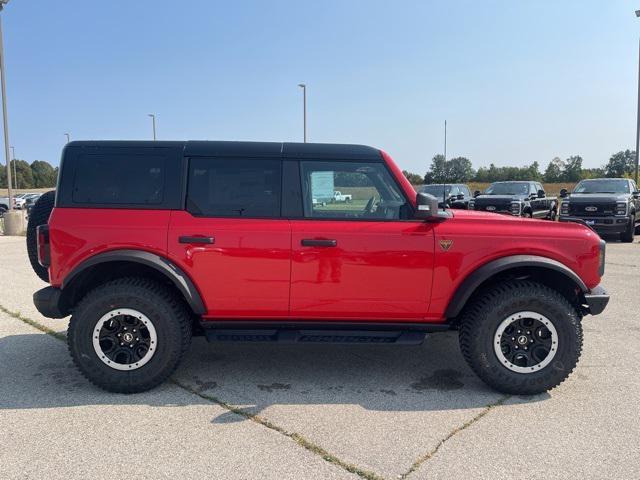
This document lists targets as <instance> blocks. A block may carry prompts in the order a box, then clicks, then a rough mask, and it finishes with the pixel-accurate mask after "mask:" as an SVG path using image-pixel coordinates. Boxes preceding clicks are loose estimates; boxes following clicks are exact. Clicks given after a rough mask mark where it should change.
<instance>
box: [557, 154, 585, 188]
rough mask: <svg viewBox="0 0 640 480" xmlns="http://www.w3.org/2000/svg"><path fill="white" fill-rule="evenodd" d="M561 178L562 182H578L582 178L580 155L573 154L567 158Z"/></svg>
mask: <svg viewBox="0 0 640 480" xmlns="http://www.w3.org/2000/svg"><path fill="white" fill-rule="evenodd" d="M562 180H563V181H564V182H579V181H580V180H582V157H581V156H580V155H573V156H571V157H569V158H567V160H566V161H565V167H564V174H563V175H562Z"/></svg>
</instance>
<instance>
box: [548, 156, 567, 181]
mask: <svg viewBox="0 0 640 480" xmlns="http://www.w3.org/2000/svg"><path fill="white" fill-rule="evenodd" d="M564 169H565V164H564V162H563V161H562V160H561V159H560V158H558V157H555V158H554V159H553V160H551V161H550V162H549V165H547V169H546V170H545V171H544V181H545V182H548V183H558V182H561V181H562V177H563V175H564Z"/></svg>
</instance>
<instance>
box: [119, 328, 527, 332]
mask: <svg viewBox="0 0 640 480" xmlns="http://www.w3.org/2000/svg"><path fill="white" fill-rule="evenodd" d="M124 331H125V332H126V331H127V327H124ZM518 333H520V330H518Z"/></svg>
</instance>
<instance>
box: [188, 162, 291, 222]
mask: <svg viewBox="0 0 640 480" xmlns="http://www.w3.org/2000/svg"><path fill="white" fill-rule="evenodd" d="M281 177H282V161H281V160H280V159H271V158H251V159H244V158H192V159H191V160H190V162H189V180H188V187H187V210H188V211H189V212H190V213H191V214H193V215H196V216H206V217H248V218H272V217H279V216H280V204H281V196H282V195H281V190H282V180H281Z"/></svg>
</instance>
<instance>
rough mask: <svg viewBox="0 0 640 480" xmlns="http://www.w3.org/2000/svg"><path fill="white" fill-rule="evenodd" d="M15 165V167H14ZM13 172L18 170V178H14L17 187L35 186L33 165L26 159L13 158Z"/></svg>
mask: <svg viewBox="0 0 640 480" xmlns="http://www.w3.org/2000/svg"><path fill="white" fill-rule="evenodd" d="M14 165H15V168H14ZM11 172H12V173H13V172H16V177H17V178H12V180H13V184H14V185H15V186H16V187H17V188H21V189H22V188H33V187H34V185H33V173H32V172H31V165H29V163H28V162H26V161H24V160H11Z"/></svg>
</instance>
